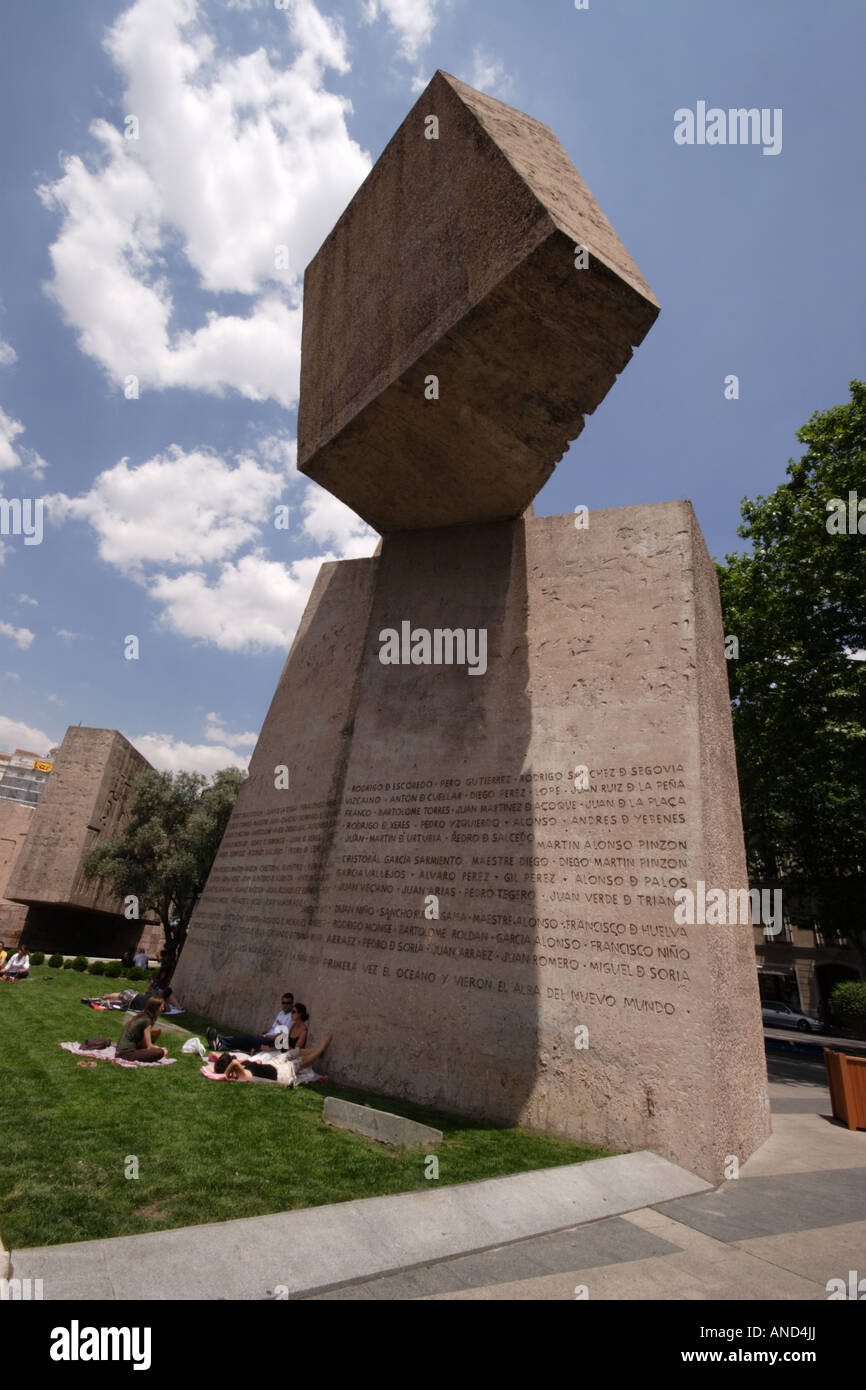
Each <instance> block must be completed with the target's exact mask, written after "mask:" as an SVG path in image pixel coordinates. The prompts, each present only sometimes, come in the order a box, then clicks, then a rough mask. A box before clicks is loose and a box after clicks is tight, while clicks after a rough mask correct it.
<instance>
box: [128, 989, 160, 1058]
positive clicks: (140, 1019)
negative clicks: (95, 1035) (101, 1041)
mask: <svg viewBox="0 0 866 1390" xmlns="http://www.w3.org/2000/svg"><path fill="white" fill-rule="evenodd" d="M161 1013H162V1000H161V999H148V1000H147V1001H146V1003H145V1005H144V1008H143V1009H142V1010H141V1013H138V1014H136V1015H135V1017H134V1018H130V1019H128V1020H127V1022H126V1023H125V1024H124V1028H123V1032H122V1033H121V1035H120V1038H119V1039H118V1043H117V1047H116V1048H115V1055H116V1056H117V1057H120V1058H121V1059H122V1060H123V1061H124V1062H159V1061H161V1060H162V1058H163V1057H167V1056H168V1049H167V1048H165V1047H156V1046H155V1045H154V1041H153V1040H154V1038H158V1037H160V1035H161V1033H162V1029H161V1028H154V1026H153V1025H154V1023H155V1022H156V1020H157V1019H158V1018H159V1016H160V1014H161Z"/></svg>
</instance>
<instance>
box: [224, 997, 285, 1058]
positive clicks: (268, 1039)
mask: <svg viewBox="0 0 866 1390" xmlns="http://www.w3.org/2000/svg"><path fill="white" fill-rule="evenodd" d="M294 1004H295V996H294V995H293V994H291V993H290V992H289V991H288V990H286V992H285V993H284V995H283V999H282V1008H281V1009H280V1011H279V1013H278V1014H277V1016H276V1018H275V1019H274V1021H273V1023H272V1024H271V1026H270V1028H269V1029H268V1031H267V1033H241V1034H239V1035H238V1037H236V1038H227V1037H224V1036H223V1035H222V1033H218V1032H217V1030H216V1028H208V1030H207V1032H206V1033H205V1037H206V1038H207V1040H208V1042H209V1043H210V1045H211V1047H212V1048H213V1049H214V1051H215V1052H261V1050H262V1048H263V1047H277V1048H279V1047H281V1048H283V1049H285V1046H286V1042H287V1041H288V1038H289V1034H290V1033H291V1032H292V1029H293V1019H292V1009H293V1008H294ZM305 1012H306V1011H305ZM295 1031H296V1032H297V1031H298V1030H297V1029H295ZM304 1038H305V1039H306V1029H305V1030H304ZM280 1039H282V1041H280Z"/></svg>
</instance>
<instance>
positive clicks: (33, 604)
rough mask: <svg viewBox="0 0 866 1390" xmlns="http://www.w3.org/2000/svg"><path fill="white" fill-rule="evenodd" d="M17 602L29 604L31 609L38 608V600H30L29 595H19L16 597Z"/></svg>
mask: <svg viewBox="0 0 866 1390" xmlns="http://www.w3.org/2000/svg"><path fill="white" fill-rule="evenodd" d="M18 602H19V603H29V604H30V605H31V607H33V608H38V607H39V600H38V598H31V597H30V595H29V594H19V595H18Z"/></svg>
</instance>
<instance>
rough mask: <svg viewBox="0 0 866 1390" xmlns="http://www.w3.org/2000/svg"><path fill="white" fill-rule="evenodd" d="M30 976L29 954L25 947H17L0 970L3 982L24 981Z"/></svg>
mask: <svg viewBox="0 0 866 1390" xmlns="http://www.w3.org/2000/svg"><path fill="white" fill-rule="evenodd" d="M29 974H30V952H29V951H28V949H27V947H26V946H19V948H18V950H17V951H16V952H15V955H14V956H13V957H12V959H11V960H10V961H9V963H8V965H6V967H5V968H4V969H3V970H0V975H2V977H3V979H4V980H26V979H27V976H28V975H29Z"/></svg>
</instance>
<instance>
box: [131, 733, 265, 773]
mask: <svg viewBox="0 0 866 1390" xmlns="http://www.w3.org/2000/svg"><path fill="white" fill-rule="evenodd" d="M129 741H130V743H131V744H133V745H134V746H135V747H136V748H137V749H138V751H139V753H141V755H142V757H145V758H147V761H148V762H149V763H151V764H152V765H153V766H154V767H155V768H157V769H158V771H160V772H201V773H203V774H204V775H205V776H206V777H210V776H212V775H213V773H214V772H219V771H220V769H221V768H224V767H238V768H240V769H241V771H242V772H246V769H247V765H248V763H249V757H246V758H244V757H241V755H240V754H239V753H235V752H234V751H233V750H232V749H231V748H226V747H225V746H223V745H217V744H213V743H184V742H183V741H182V740H180V739H176V738H175V737H174V735H173V734H156V733H154V734H139V735H137V736H136V737H135V738H130V740H129Z"/></svg>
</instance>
